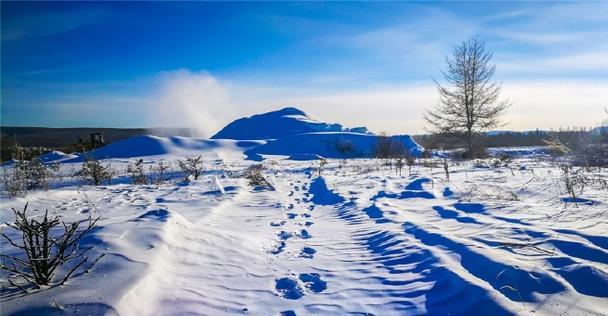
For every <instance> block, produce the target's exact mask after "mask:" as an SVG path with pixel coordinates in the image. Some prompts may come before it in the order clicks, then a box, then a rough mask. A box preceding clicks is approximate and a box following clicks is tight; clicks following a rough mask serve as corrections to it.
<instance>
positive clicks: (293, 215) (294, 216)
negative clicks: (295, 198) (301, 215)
mask: <svg viewBox="0 0 608 316" xmlns="http://www.w3.org/2000/svg"><path fill="white" fill-rule="evenodd" d="M296 216H298V214H296V213H287V218H288V219H294V218H296Z"/></svg>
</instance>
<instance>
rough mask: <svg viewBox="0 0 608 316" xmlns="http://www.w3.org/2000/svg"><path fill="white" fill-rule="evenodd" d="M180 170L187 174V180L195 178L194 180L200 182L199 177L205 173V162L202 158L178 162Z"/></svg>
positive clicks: (191, 158) (188, 158)
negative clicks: (190, 177)
mask: <svg viewBox="0 0 608 316" xmlns="http://www.w3.org/2000/svg"><path fill="white" fill-rule="evenodd" d="M178 165H179V168H180V169H181V170H182V171H183V172H184V173H185V174H186V179H187V178H188V177H189V176H192V177H194V180H198V177H200V175H201V174H202V173H203V160H202V156H198V157H186V160H179V161H178Z"/></svg>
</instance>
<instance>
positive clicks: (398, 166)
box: [395, 158, 411, 175]
mask: <svg viewBox="0 0 608 316" xmlns="http://www.w3.org/2000/svg"><path fill="white" fill-rule="evenodd" d="M403 166H404V162H403V158H397V159H396V160H395V174H397V172H399V175H401V170H403ZM410 173H411V169H410Z"/></svg>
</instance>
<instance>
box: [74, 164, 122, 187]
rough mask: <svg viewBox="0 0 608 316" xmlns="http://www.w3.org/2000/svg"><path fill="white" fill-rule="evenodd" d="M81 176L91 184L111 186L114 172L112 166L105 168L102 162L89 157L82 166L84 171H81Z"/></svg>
mask: <svg viewBox="0 0 608 316" xmlns="http://www.w3.org/2000/svg"><path fill="white" fill-rule="evenodd" d="M79 175H80V176H81V177H82V178H83V179H84V180H85V181H87V182H88V183H90V184H93V185H100V184H102V183H104V182H106V183H108V184H109V183H110V181H111V180H112V176H113V175H114V172H113V171H112V169H111V167H110V164H106V165H105V166H104V165H103V164H102V163H101V161H99V160H97V159H95V158H91V157H89V158H87V161H85V162H84V163H83V164H82V170H80V172H79Z"/></svg>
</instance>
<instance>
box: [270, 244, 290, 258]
mask: <svg viewBox="0 0 608 316" xmlns="http://www.w3.org/2000/svg"><path fill="white" fill-rule="evenodd" d="M285 246H287V244H286V243H285V242H284V241H281V242H280V243H278V244H277V245H276V246H275V247H274V249H272V250H270V253H271V254H273V255H278V254H280V253H281V252H283V250H285Z"/></svg>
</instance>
